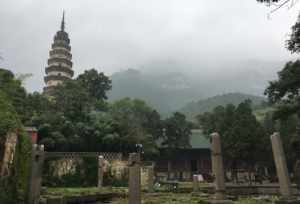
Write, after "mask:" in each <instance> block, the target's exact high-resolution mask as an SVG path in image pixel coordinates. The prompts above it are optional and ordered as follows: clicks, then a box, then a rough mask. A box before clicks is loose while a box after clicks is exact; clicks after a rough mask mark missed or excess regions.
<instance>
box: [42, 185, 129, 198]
mask: <svg viewBox="0 0 300 204" xmlns="http://www.w3.org/2000/svg"><path fill="white" fill-rule="evenodd" d="M127 191H128V190H127V188H122V187H105V188H101V189H99V188H97V187H89V188H46V189H45V190H44V191H42V196H43V197H54V196H79V195H94V194H99V193H111V192H117V193H126V192H127Z"/></svg>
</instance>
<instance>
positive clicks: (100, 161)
mask: <svg viewBox="0 0 300 204" xmlns="http://www.w3.org/2000/svg"><path fill="white" fill-rule="evenodd" d="M103 173H104V157H103V156H102V155H100V156H99V157H98V188H101V187H103Z"/></svg>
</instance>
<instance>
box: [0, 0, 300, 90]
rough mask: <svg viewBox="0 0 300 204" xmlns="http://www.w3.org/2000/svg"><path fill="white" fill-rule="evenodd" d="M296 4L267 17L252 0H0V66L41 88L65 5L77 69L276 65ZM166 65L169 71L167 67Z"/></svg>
mask: <svg viewBox="0 0 300 204" xmlns="http://www.w3.org/2000/svg"><path fill="white" fill-rule="evenodd" d="M299 7H300V5H299V3H298V4H296V5H295V6H294V7H293V8H290V9H287V8H286V7H284V8H282V9H281V10H279V11H277V12H275V13H273V14H272V15H271V19H268V18H267V15H268V13H269V12H270V9H271V8H269V7H267V6H265V5H264V4H259V3H257V2H256V1H255V0H247V1H246V0H243V1H241V0H227V1H216V0H215V1H207V0H206V1H204V0H189V1H182V0H163V1H161V0H151V1H149V0H128V1H125V0H106V1H104V0H88V1H83V0H81V1H67V0H52V1H37V0H35V1H34V0H22V1H18V0H2V1H1V2H0V25H1V31H0V55H1V56H2V58H3V60H0V67H2V68H7V69H10V70H12V71H14V72H15V73H19V74H21V73H32V74H33V76H32V78H30V79H28V80H27V81H26V84H25V85H26V87H27V88H28V90H29V91H36V90H37V91H41V89H42V87H43V86H44V82H43V77H44V68H45V66H46V62H47V59H48V52H49V48H50V46H51V43H52V42H53V37H54V34H55V33H56V31H57V30H58V29H59V25H60V21H61V16H62V11H63V9H65V11H66V31H67V32H68V33H69V36H70V39H71V46H72V54H73V62H74V66H73V69H74V71H75V73H76V74H78V73H81V72H83V70H85V69H89V68H93V67H95V68H97V69H98V70H100V71H103V72H105V73H106V74H108V75H111V74H112V73H114V72H116V71H119V70H125V69H127V68H135V69H145V70H147V71H148V72H152V71H153V72H154V71H157V70H159V69H160V68H159V67H161V66H163V65H161V64H165V63H166V62H167V63H169V62H172V63H173V64H176V65H177V66H174V71H175V70H176V71H180V72H183V73H186V74H190V75H191V73H192V74H195V75H194V77H195V78H196V77H197V76H199V79H200V78H201V77H202V78H203V76H207V77H211V78H210V79H211V80H215V79H216V78H218V79H220V78H222V77H223V76H224V75H226V73H241V72H245V74H246V75H247V74H248V72H246V71H245V70H244V69H247V70H248V71H252V70H251V69H253V72H256V71H257V69H258V68H257V67H251V66H248V65H247V66H244V65H243V63H244V62H245V63H247V62H249V61H264V62H266V61H267V62H274V63H277V62H278V63H279V64H280V63H281V64H282V63H283V62H285V61H287V60H289V59H292V58H295V56H292V55H290V54H289V53H288V51H287V50H286V49H285V48H284V43H285V40H286V39H287V38H288V33H289V32H290V27H291V26H292V25H293V24H294V23H295V21H296V19H297V15H298V11H299ZM172 63H171V64H172ZM232 64H235V65H237V64H238V66H232ZM149 65H153V66H149ZM160 65H161V66H160ZM152 67H153V69H152ZM280 68H282V67H280V66H274V67H271V70H268V73H274V74H273V75H267V76H266V77H265V79H266V80H268V79H271V78H272V77H274V75H275V74H276V71H278V70H279V69H280ZM166 69H169V71H170V70H171V71H172V67H171V66H168V68H166ZM160 71H161V70H160ZM220 73H222V74H221V76H222V77H221V76H220ZM214 74H217V77H216V78H214V76H215V75H214ZM265 79H264V80H265ZM220 85H222V84H220Z"/></svg>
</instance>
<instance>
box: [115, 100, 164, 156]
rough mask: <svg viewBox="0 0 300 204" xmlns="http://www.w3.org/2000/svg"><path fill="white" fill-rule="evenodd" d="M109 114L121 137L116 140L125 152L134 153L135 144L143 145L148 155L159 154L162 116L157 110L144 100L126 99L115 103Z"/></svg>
mask: <svg viewBox="0 0 300 204" xmlns="http://www.w3.org/2000/svg"><path fill="white" fill-rule="evenodd" d="M109 112H110V114H111V116H112V118H113V120H114V121H115V124H116V131H117V133H118V135H119V137H118V138H115V139H117V140H118V141H119V142H120V144H122V146H123V147H122V150H123V151H124V150H125V151H128V150H129V149H131V151H132V150H134V149H133V148H134V147H135V144H137V143H141V144H143V146H144V149H145V152H146V153H149V154H155V153H157V147H156V144H155V139H157V138H158V137H159V136H160V135H161V134H160V133H161V129H162V128H161V121H160V116H159V114H158V113H157V112H156V111H155V110H153V109H152V108H151V107H149V106H148V105H147V104H146V103H145V102H144V101H142V100H139V99H130V98H124V99H122V100H119V101H116V102H115V103H113V104H112V105H111V107H110V110H109ZM124 147H125V149H123V148H124ZM126 149H127V150H126Z"/></svg>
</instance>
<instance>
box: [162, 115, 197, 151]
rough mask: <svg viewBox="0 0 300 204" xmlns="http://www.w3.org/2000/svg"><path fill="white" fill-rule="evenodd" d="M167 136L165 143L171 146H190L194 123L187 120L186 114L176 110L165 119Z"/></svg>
mask: <svg viewBox="0 0 300 204" xmlns="http://www.w3.org/2000/svg"><path fill="white" fill-rule="evenodd" d="M164 126H165V138H164V142H163V144H164V145H166V146H167V147H169V148H188V147H190V145H191V144H190V136H191V134H192V132H191V129H192V127H193V124H192V123H191V122H189V121H187V120H186V117H185V115H183V114H182V113H179V112H175V113H174V114H173V115H172V116H171V117H169V118H167V119H166V120H165V121H164Z"/></svg>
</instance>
